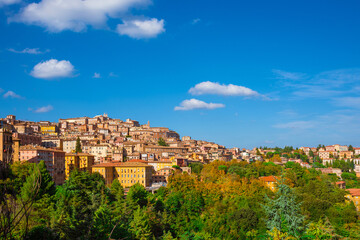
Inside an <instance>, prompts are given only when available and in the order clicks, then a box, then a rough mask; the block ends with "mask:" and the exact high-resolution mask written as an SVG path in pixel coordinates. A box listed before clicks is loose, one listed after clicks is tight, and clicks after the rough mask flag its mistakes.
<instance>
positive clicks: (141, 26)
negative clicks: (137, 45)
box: [116, 18, 165, 39]
mask: <svg viewBox="0 0 360 240" xmlns="http://www.w3.org/2000/svg"><path fill="white" fill-rule="evenodd" d="M116 30H117V32H118V33H119V34H120V35H127V36H129V37H131V38H136V39H140V38H154V37H156V36H157V35H159V34H161V33H163V32H165V28H164V20H163V19H161V20H158V19H156V18H152V19H149V20H131V21H124V23H123V24H118V25H117V28H116Z"/></svg>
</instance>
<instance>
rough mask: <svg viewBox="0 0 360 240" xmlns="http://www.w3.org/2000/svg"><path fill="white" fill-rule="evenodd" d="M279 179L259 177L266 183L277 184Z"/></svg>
mask: <svg viewBox="0 0 360 240" xmlns="http://www.w3.org/2000/svg"><path fill="white" fill-rule="evenodd" d="M277 178H278V177H276V176H267V177H259V179H260V180H261V181H264V182H276V181H277Z"/></svg>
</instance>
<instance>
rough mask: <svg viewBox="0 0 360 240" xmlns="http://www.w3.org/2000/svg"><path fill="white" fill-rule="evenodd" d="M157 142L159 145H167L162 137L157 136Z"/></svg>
mask: <svg viewBox="0 0 360 240" xmlns="http://www.w3.org/2000/svg"><path fill="white" fill-rule="evenodd" d="M158 144H159V146H164V147H167V146H169V145H168V144H167V143H166V142H165V140H164V139H163V138H159V140H158Z"/></svg>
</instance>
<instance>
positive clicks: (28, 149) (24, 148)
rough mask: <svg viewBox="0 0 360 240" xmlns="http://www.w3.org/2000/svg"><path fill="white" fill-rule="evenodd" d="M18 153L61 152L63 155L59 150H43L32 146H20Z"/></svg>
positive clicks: (43, 148)
mask: <svg viewBox="0 0 360 240" xmlns="http://www.w3.org/2000/svg"><path fill="white" fill-rule="evenodd" d="M20 151H47V152H63V153H65V152H64V151H61V150H59V149H54V148H45V147H40V146H33V145H25V146H21V147H20Z"/></svg>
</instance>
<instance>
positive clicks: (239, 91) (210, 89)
mask: <svg viewBox="0 0 360 240" xmlns="http://www.w3.org/2000/svg"><path fill="white" fill-rule="evenodd" d="M189 93H191V94H192V95H204V94H215V95H224V96H244V97H255V96H260V94H259V93H258V92H256V91H254V90H251V89H250V88H247V87H243V86H238V85H233V84H229V85H225V84H219V83H215V82H210V81H207V82H202V83H198V84H196V85H195V87H192V88H190V90H189Z"/></svg>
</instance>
